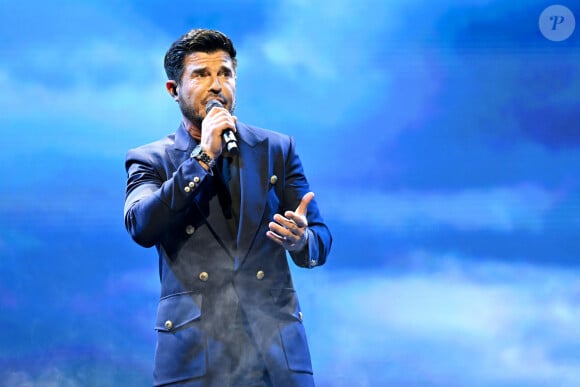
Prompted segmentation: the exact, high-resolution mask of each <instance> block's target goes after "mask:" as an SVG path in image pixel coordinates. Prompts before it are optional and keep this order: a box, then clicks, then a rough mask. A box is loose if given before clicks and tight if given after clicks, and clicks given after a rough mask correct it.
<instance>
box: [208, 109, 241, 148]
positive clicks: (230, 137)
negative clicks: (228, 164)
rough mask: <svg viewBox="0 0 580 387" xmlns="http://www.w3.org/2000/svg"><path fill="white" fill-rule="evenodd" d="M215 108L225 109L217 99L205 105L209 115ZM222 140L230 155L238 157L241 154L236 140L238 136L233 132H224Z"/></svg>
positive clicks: (229, 130)
mask: <svg viewBox="0 0 580 387" xmlns="http://www.w3.org/2000/svg"><path fill="white" fill-rule="evenodd" d="M214 107H217V108H223V107H224V105H222V103H221V102H220V101H218V100H217V99H210V100H209V101H208V102H207V104H206V105H205V113H206V114H209V112H210V111H211V109H213V108H214ZM222 140H223V142H224V144H225V147H226V150H227V151H228V152H229V153H230V154H232V155H237V154H238V153H239V148H238V140H237V139H236V136H235V134H234V132H233V130H231V129H225V130H224V131H223V132H222Z"/></svg>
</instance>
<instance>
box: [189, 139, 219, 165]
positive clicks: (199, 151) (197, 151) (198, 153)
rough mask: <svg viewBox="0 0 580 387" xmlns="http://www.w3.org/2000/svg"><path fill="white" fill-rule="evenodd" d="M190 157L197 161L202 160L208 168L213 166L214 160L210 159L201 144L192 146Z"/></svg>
mask: <svg viewBox="0 0 580 387" xmlns="http://www.w3.org/2000/svg"><path fill="white" fill-rule="evenodd" d="M190 157H192V158H194V159H196V160H199V161H203V162H204V163H205V164H206V165H207V166H208V167H209V169H212V168H213V167H214V166H215V160H214V159H212V158H211V157H210V156H209V155H208V154H207V153H205V151H204V150H203V148H202V147H201V145H198V146H196V147H195V148H193V151H191V155H190Z"/></svg>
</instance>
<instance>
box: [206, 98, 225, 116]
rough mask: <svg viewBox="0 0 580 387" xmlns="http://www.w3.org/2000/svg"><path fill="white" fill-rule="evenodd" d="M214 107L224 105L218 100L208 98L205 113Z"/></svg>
mask: <svg viewBox="0 0 580 387" xmlns="http://www.w3.org/2000/svg"><path fill="white" fill-rule="evenodd" d="M214 107H220V108H223V107H224V105H222V103H221V102H220V101H218V100H217V99H210V100H209V101H208V102H207V104H206V105H205V114H207V113H209V112H210V110H211V109H213V108H214Z"/></svg>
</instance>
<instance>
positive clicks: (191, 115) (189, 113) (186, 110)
mask: <svg viewBox="0 0 580 387" xmlns="http://www.w3.org/2000/svg"><path fill="white" fill-rule="evenodd" d="M178 103H179V109H180V110H181V114H183V116H184V117H185V118H187V119H188V120H189V122H191V123H192V124H193V125H195V126H197V127H198V128H199V129H200V130H201V122H202V121H203V119H204V118H205V115H204V116H201V115H200V113H199V112H196V111H195V109H194V108H193V107H192V106H191V105H189V104H187V102H185V101H183V100H182V99H181V95H180V96H179V97H178ZM235 110H236V99H235V98H233V100H232V104H231V107H230V108H229V109H228V111H229V112H230V114H232V115H233V114H234V111H235Z"/></svg>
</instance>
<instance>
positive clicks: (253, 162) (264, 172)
mask: <svg viewBox="0 0 580 387" xmlns="http://www.w3.org/2000/svg"><path fill="white" fill-rule="evenodd" d="M237 130H238V139H239V141H238V146H239V148H240V156H239V157H240V169H239V173H240V200H241V203H240V222H239V225H238V236H237V245H238V256H237V258H239V259H240V261H241V260H243V259H244V258H245V257H246V255H247V254H248V251H249V249H250V247H251V245H252V242H253V240H254V239H255V238H256V234H257V232H258V230H259V227H260V222H261V219H262V215H263V213H264V209H265V206H266V194H267V192H268V173H269V167H268V166H269V164H270V163H269V161H268V160H269V159H270V155H269V148H268V142H267V141H266V138H260V137H258V136H257V135H256V134H255V133H254V132H252V131H250V130H249V129H248V127H247V126H246V125H244V124H242V123H238V126H237Z"/></svg>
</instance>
